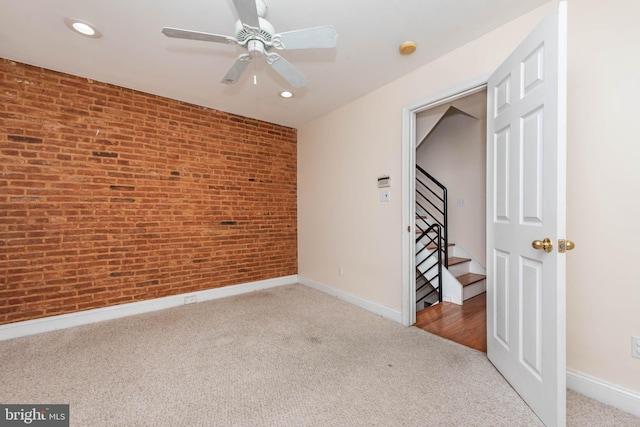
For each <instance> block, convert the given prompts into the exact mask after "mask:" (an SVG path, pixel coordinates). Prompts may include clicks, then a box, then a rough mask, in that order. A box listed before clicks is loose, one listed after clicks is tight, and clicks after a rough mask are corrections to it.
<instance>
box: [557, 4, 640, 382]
mask: <svg viewBox="0 0 640 427" xmlns="http://www.w3.org/2000/svg"><path fill="white" fill-rule="evenodd" d="M639 18H640V2H639V1H637V0H612V1H608V2H602V1H599V0H577V1H571V2H570V3H569V38H568V50H569V62H568V74H569V79H568V84H569V99H568V134H567V138H568V146H567V156H568V165H567V212H568V218H567V233H568V238H569V239H572V240H574V241H575V243H576V249H575V250H574V251H573V253H571V254H570V256H568V257H567V359H568V366H569V367H570V368H571V369H574V370H576V371H579V372H583V373H587V374H589V375H592V376H594V377H596V378H601V379H604V380H606V381H608V382H610V383H613V384H617V385H619V386H622V387H624V388H626V389H630V390H634V391H638V392H640V359H633V358H632V357H631V335H632V334H633V335H636V336H640V276H638V269H637V268H636V266H637V265H638V262H639V260H638V255H640V249H639V248H640V242H639V240H638V239H639V238H640V202H638V194H640V111H638V107H637V103H638V99H640V44H639V41H640V25H638V19H639Z"/></svg>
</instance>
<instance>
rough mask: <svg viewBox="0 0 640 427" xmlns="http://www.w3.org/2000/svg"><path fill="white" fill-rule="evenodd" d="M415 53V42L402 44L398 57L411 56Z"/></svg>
mask: <svg viewBox="0 0 640 427" xmlns="http://www.w3.org/2000/svg"><path fill="white" fill-rule="evenodd" d="M415 51H416V43H415V42H404V43H402V44H401V45H400V55H411V54H412V53H413V52H415Z"/></svg>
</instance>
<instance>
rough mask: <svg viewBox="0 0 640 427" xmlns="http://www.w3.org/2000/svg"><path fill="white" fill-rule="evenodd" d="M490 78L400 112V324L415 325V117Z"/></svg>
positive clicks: (471, 91) (470, 91) (474, 89)
mask: <svg viewBox="0 0 640 427" xmlns="http://www.w3.org/2000/svg"><path fill="white" fill-rule="evenodd" d="M487 80H489V75H488V74H487V75H482V76H480V77H477V78H475V79H472V80H470V81H467V82H464V83H461V84H458V85H455V86H453V87H450V88H448V89H445V90H442V91H440V92H437V93H435V94H432V95H430V96H428V97H426V98H423V99H420V100H418V101H415V102H413V103H411V104H407V105H405V106H404V107H403V108H402V230H401V232H402V279H401V280H402V313H401V323H402V324H403V325H405V326H411V325H413V324H414V323H415V322H416V302H415V301H416V273H415V270H416V268H415V239H414V237H415V225H416V224H415V218H416V207H415V204H416V200H415V193H416V182H415V181H416V169H415V164H416V160H415V158H416V114H418V113H420V112H422V111H425V110H428V109H429V108H433V107H437V106H438V105H442V104H445V103H447V102H451V101H454V100H456V99H458V98H462V97H463V96H467V95H472V94H474V93H476V92H479V91H480V90H483V89H484V88H485V87H486V85H487Z"/></svg>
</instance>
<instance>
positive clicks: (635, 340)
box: [631, 336, 640, 359]
mask: <svg viewBox="0 0 640 427" xmlns="http://www.w3.org/2000/svg"><path fill="white" fill-rule="evenodd" d="M631 356H632V357H637V358H638V359H640V337H636V336H631Z"/></svg>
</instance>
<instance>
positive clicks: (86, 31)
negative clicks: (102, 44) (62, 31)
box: [64, 18, 102, 39]
mask: <svg viewBox="0 0 640 427" xmlns="http://www.w3.org/2000/svg"><path fill="white" fill-rule="evenodd" d="M64 23H65V24H66V25H67V27H69V28H71V29H72V30H73V31H75V32H76V33H78V34H81V35H83V36H86V37H91V38H94V39H97V38H100V37H102V33H101V32H100V31H98V29H97V28H96V27H94V26H93V25H91V24H89V23H88V22H85V21H81V20H80V19H73V18H67V19H65V20H64Z"/></svg>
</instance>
